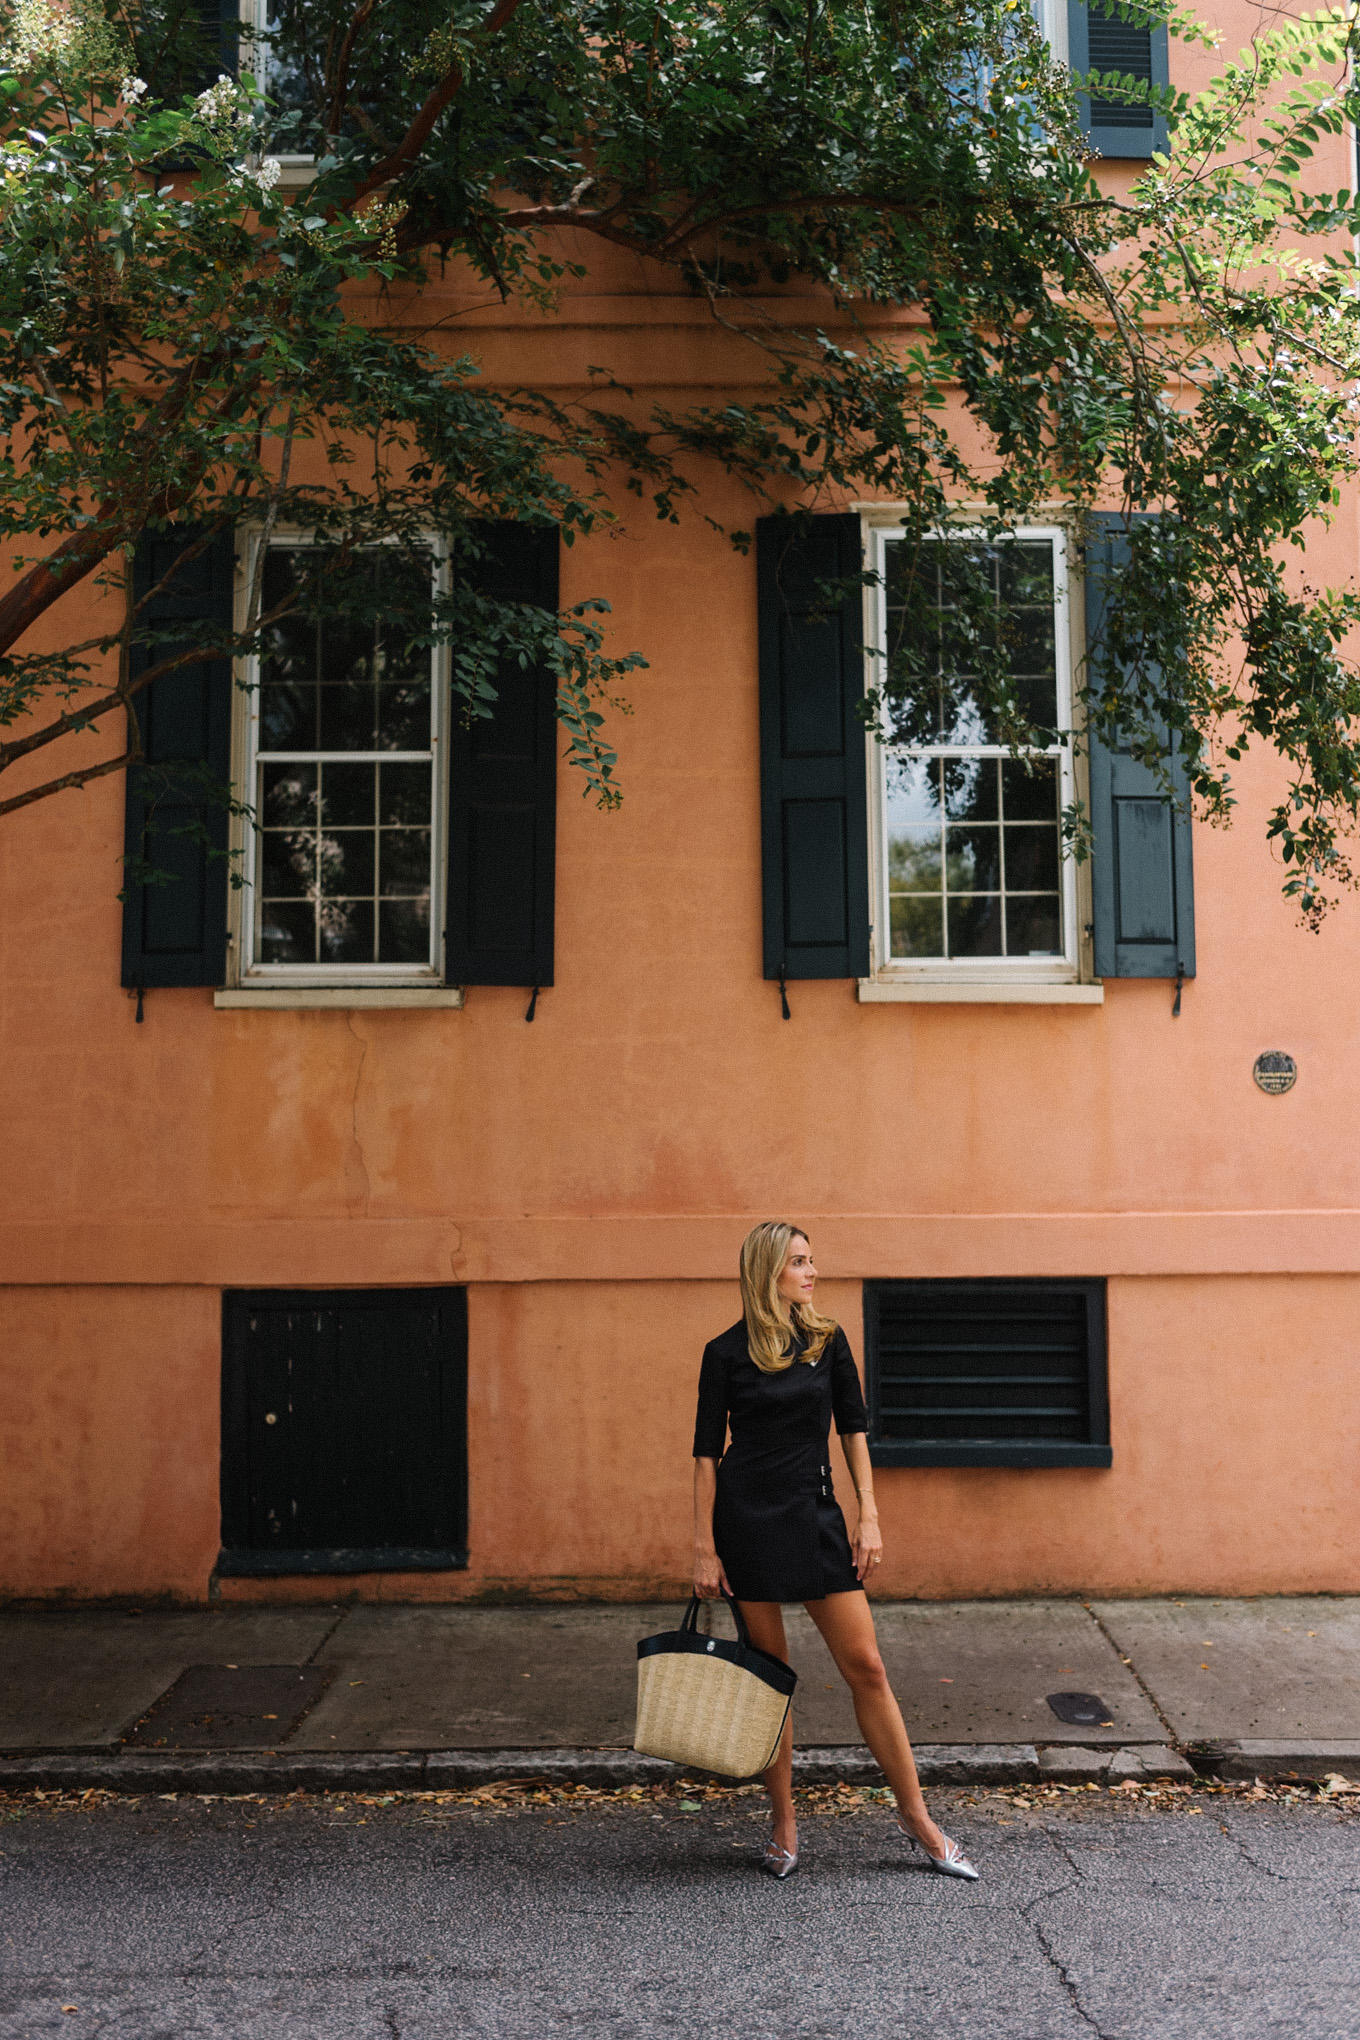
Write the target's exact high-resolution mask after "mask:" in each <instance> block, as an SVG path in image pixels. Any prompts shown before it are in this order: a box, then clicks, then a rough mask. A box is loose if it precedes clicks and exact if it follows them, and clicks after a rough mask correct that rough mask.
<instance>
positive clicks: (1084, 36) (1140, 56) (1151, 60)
mask: <svg viewBox="0 0 1360 2040" xmlns="http://www.w3.org/2000/svg"><path fill="white" fill-rule="evenodd" d="M1067 41H1068V49H1067V61H1068V64H1069V65H1070V67H1071V69H1072V70H1073V71H1074V72H1076V73H1077V75H1078V76H1083V75H1085V74H1086V73H1087V72H1090V71H1098V72H1099V73H1100V74H1101V75H1102V76H1103V77H1108V75H1109V74H1110V72H1111V71H1117V72H1118V73H1119V76H1120V77H1121V78H1130V77H1131V78H1138V79H1145V80H1146V81H1147V83H1148V84H1150V85H1162V86H1165V85H1167V84H1168V83H1169V82H1170V77H1171V72H1170V66H1169V62H1168V53H1167V34H1166V26H1165V23H1162V22H1159V23H1158V24H1157V25H1156V26H1155V27H1153V26H1146V27H1140V26H1138V25H1137V24H1135V23H1134V22H1131V21H1123V20H1121V19H1120V16H1119V14H1118V13H1117V12H1116V13H1112V14H1107V13H1106V12H1105V8H1104V4H1103V0H1093V4H1092V5H1090V6H1088V5H1087V4H1086V0H1068V5H1067ZM1078 105H1079V107H1080V116H1081V125H1082V129H1083V132H1084V133H1085V135H1086V138H1087V140H1088V141H1089V142H1090V144H1091V147H1092V149H1097V150H1099V152H1100V154H1101V155H1102V156H1111V157H1114V158H1116V159H1118V158H1120V157H1134V158H1137V157H1148V156H1151V155H1152V153H1153V151H1154V150H1156V151H1157V152H1158V153H1161V154H1164V153H1165V152H1166V150H1167V149H1168V148H1169V147H1170V145H1171V144H1170V137H1169V135H1168V133H1167V125H1166V120H1165V118H1164V116H1163V115H1162V114H1160V113H1157V112H1155V111H1154V110H1153V108H1152V107H1150V106H1131V105H1129V104H1127V103H1125V104H1120V103H1119V102H1118V101H1117V100H1113V99H1095V98H1092V97H1090V96H1089V95H1088V94H1087V93H1085V92H1082V93H1080V94H1079V95H1078Z"/></svg>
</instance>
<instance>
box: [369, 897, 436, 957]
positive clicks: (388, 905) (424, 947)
mask: <svg viewBox="0 0 1360 2040" xmlns="http://www.w3.org/2000/svg"><path fill="white" fill-rule="evenodd" d="M378 917H379V918H378V929H379V934H380V936H381V938H382V960H383V962H384V963H428V962H429V960H430V902H429V900H428V899H423V900H383V901H382V903H381V904H380V906H379V908H378Z"/></svg>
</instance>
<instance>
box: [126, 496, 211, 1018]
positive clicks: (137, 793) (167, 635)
mask: <svg viewBox="0 0 1360 2040" xmlns="http://www.w3.org/2000/svg"><path fill="white" fill-rule="evenodd" d="M196 536H197V533H195V532H194V531H193V530H192V529H181V530H178V531H172V532H166V533H163V534H162V535H161V536H160V537H147V538H144V539H143V540H142V542H141V544H140V545H139V546H138V548H137V556H136V560H135V562H134V566H133V585H134V587H135V589H136V591H137V595H138V598H139V599H140V597H141V596H142V595H144V594H145V593H146V592H147V591H148V590H149V589H151V588H154V587H155V586H156V584H157V582H158V581H160V580H162V579H163V578H164V576H165V574H166V572H167V571H168V569H169V567H170V566H171V564H172V563H173V561H174V559H175V556H176V554H177V553H180V552H182V551H183V550H184V549H185V548H186V547H187V546H189V545H191V544H192V543H193V542H194V540H195V538H196ZM235 575H236V551H235V545H234V542H233V538H232V534H231V532H230V531H224V532H220V533H219V534H218V535H217V537H216V538H214V539H213V540H212V541H211V543H210V544H209V545H208V546H207V547H206V548H205V550H204V551H203V552H201V553H200V554H199V556H198V558H197V559H195V560H191V561H189V562H188V564H187V565H186V566H185V567H184V568H183V569H182V570H181V571H180V573H179V574H177V575H176V576H175V579H174V581H173V582H172V583H171V586H170V589H168V590H167V591H166V593H165V594H163V595H160V596H158V597H157V598H156V601H155V602H154V604H153V605H152V606H151V608H150V609H149V610H148V611H147V612H146V613H145V620H146V621H147V622H148V623H149V624H151V625H152V626H153V627H154V628H155V630H156V637H155V639H154V641H153V642H152V643H150V644H146V645H138V646H135V647H134V648H133V655H132V670H133V672H134V674H135V673H137V672H139V671H142V672H144V671H145V670H146V668H147V666H149V665H151V664H153V663H154V662H155V661H156V660H158V659H160V658H164V657H165V656H166V654H167V653H168V652H170V651H171V650H173V648H174V645H175V642H176V626H177V625H182V624H185V623H195V624H200V623H210V624H213V625H215V626H216V627H217V628H218V629H220V630H221V631H222V633H223V635H224V636H225V637H230V635H231V630H232V601H233V588H234V583H235ZM134 698H135V701H136V704H137V720H138V723H139V724H140V727H141V732H142V751H143V755H144V757H145V759H146V767H158V766H162V767H163V766H173V765H179V764H182V765H188V766H202V767H205V768H206V770H207V771H208V772H209V773H210V774H211V775H212V777H213V779H214V780H215V781H216V782H217V784H218V785H219V786H223V787H225V785H226V783H227V781H228V780H229V778H230V776H231V703H232V666H231V660H230V659H229V658H228V659H203V660H201V661H199V662H198V663H197V664H195V665H192V666H181V667H179V668H177V669H176V671H174V672H173V673H167V674H166V675H165V676H164V677H163V678H162V679H160V680H153V681H152V683H151V685H150V686H149V687H148V688H146V689H145V691H144V692H143V693H141V694H139V695H137V696H135V697H134ZM146 767H143V766H138V765H132V766H129V768H128V774H127V797H126V807H125V837H124V847H125V849H126V852H127V855H128V856H129V857H132V858H144V859H145V860H146V862H147V863H148V864H150V865H151V866H153V867H154V869H155V870H157V871H158V872H164V873H166V874H168V877H169V882H168V883H165V884H152V885H137V884H131V883H130V884H129V885H128V886H127V887H126V889H125V895H124V904H123V983H124V984H125V985H128V986H151V985H220V984H221V983H222V981H223V978H224V976H225V972H226V956H227V864H226V858H225V856H224V855H222V856H212V855H210V854H209V843H210V844H211V847H212V849H213V850H217V851H220V852H225V850H226V848H227V831H228V825H229V824H228V814H227V809H226V807H225V806H224V805H223V804H222V803H221V802H214V801H209V800H204V799H203V797H202V793H201V790H200V788H199V787H198V786H196V785H195V783H194V781H193V780H192V779H189V778H186V780H185V781H184V783H183V784H182V785H176V784H175V781H174V779H173V776H172V775H171V776H168V777H165V778H163V777H162V776H161V775H159V774H158V773H156V772H155V771H154V770H153V771H150V772H148V770H147V769H146ZM195 825H201V826H202V827H203V828H204V829H205V830H206V832H207V835H208V838H209V843H204V842H203V841H202V840H201V839H200V838H199V836H197V835H186V834H183V833H181V832H182V831H183V830H184V829H185V827H186V826H189V827H193V826H195Z"/></svg>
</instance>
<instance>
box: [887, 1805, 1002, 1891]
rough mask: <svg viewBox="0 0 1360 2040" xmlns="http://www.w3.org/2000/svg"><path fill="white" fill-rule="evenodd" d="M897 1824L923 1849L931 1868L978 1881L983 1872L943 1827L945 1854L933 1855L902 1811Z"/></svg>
mask: <svg viewBox="0 0 1360 2040" xmlns="http://www.w3.org/2000/svg"><path fill="white" fill-rule="evenodd" d="M897 1825H898V1827H899V1829H900V1830H901V1832H902V1833H903V1834H904V1835H905V1836H906V1838H907V1840H908V1841H909V1842H910V1843H911V1844H912V1845H913V1847H914V1848H917V1849H919V1850H920V1851H921V1854H922V1855H923V1856H924V1857H925V1859H926V1861H927V1863H929V1865H930V1867H931V1869H932V1870H938V1872H939V1873H940V1875H941V1877H963V1878H965V1879H966V1880H967V1881H968V1883H970V1884H976V1883H977V1881H978V1879H979V1877H980V1876H981V1874H982V1873H981V1872H980V1871H978V1870H975V1869H974V1868H973V1865H972V1864H971V1863H970V1862H969V1860H968V1858H967V1857H966V1856H965V1855H964V1853H963V1850H962V1849H961V1848H960V1847H959V1845H958V1843H957V1842H956V1841H954V1840H953V1839H952V1837H950V1836H949V1835H945V1834H944V1830H943V1829H941V1834H942V1835H944V1854H943V1856H932V1855H931V1853H930V1851H929V1849H928V1848H927V1847H926V1845H925V1843H924V1842H923V1841H920V1840H918V1838H917V1837H916V1836H915V1835H914V1834H913V1833H912V1831H911V1829H910V1828H909V1827H908V1826H907V1824H906V1822H905V1821H904V1820H903V1818H902V1816H901V1814H900V1813H899V1814H898V1816H897Z"/></svg>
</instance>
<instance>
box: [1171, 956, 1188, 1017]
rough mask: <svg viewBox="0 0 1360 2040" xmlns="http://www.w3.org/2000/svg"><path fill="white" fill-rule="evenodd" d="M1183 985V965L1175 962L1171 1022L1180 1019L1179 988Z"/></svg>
mask: <svg viewBox="0 0 1360 2040" xmlns="http://www.w3.org/2000/svg"><path fill="white" fill-rule="evenodd" d="M1184 983H1185V965H1184V964H1183V963H1180V962H1177V965H1176V997H1175V1001H1174V1003H1173V1005H1172V1008H1171V1017H1172V1019H1173V1020H1179V1019H1180V1017H1181V986H1182V985H1183V984H1184Z"/></svg>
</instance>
